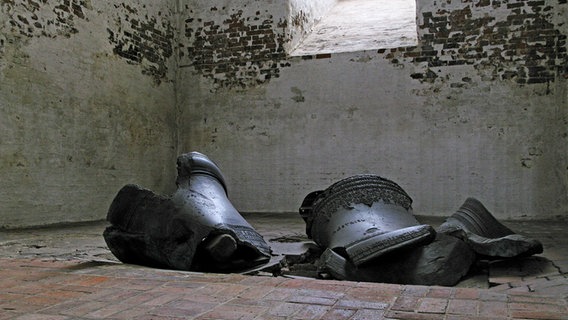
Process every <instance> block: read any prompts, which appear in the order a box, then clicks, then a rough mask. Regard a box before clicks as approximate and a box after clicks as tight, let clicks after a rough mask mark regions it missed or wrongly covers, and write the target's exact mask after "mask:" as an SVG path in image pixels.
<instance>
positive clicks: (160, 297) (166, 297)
mask: <svg viewBox="0 0 568 320" xmlns="http://www.w3.org/2000/svg"><path fill="white" fill-rule="evenodd" d="M180 297H181V295H179V294H168V293H158V292H155V297H154V298H153V299H150V300H148V301H146V302H144V303H142V304H143V305H147V306H161V305H164V304H166V303H168V302H170V301H174V300H177V299H180Z"/></svg>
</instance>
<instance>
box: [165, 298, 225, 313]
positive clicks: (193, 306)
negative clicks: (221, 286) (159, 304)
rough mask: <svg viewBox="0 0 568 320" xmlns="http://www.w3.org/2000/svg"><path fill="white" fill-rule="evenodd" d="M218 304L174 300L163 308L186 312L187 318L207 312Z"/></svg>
mask: <svg viewBox="0 0 568 320" xmlns="http://www.w3.org/2000/svg"><path fill="white" fill-rule="evenodd" d="M218 305H219V304H218V303H212V302H194V301H189V300H174V301H170V302H168V303H166V304H164V305H163V307H167V308H172V309H181V310H187V315H188V316H193V315H198V314H201V313H204V312H207V311H209V310H211V309H213V308H215V307H216V306H218Z"/></svg>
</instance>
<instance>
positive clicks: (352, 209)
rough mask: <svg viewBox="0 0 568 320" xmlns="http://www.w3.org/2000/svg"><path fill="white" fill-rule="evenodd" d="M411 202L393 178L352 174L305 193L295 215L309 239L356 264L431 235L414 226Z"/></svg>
mask: <svg viewBox="0 0 568 320" xmlns="http://www.w3.org/2000/svg"><path fill="white" fill-rule="evenodd" d="M411 204H412V199H411V198H410V197H409V196H408V194H406V192H405V191H404V190H403V189H402V188H401V187H400V186H399V185H397V184H396V183H394V182H392V181H390V180H388V179H385V178H382V177H379V176H376V175H356V176H352V177H348V178H345V179H343V180H340V181H338V182H336V183H334V184H333V185H331V186H330V187H328V188H327V189H326V190H323V191H314V192H311V193H310V194H308V195H307V196H306V197H305V198H304V201H303V203H302V206H301V208H300V215H301V216H302V218H303V219H304V221H305V222H306V234H307V235H308V237H309V238H311V239H313V240H314V242H315V243H316V244H318V245H319V246H320V247H322V248H328V249H330V250H332V251H333V252H334V253H336V254H338V255H340V256H341V257H343V258H345V259H346V261H348V262H349V263H352V264H353V265H354V266H357V267H358V266H362V265H365V264H367V263H370V262H371V261H373V260H375V259H377V258H378V257H381V256H383V255H385V254H387V253H390V252H393V251H397V250H402V249H408V248H412V247H417V246H420V245H424V244H428V243H430V242H432V241H433V240H434V238H435V235H436V232H435V231H434V229H433V228H432V227H431V226H429V225H420V223H419V222H418V221H417V220H416V218H415V217H414V215H413V214H412V206H411ZM324 261H325V260H324ZM330 267H331V268H333V266H330Z"/></svg>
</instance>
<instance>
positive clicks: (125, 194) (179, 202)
mask: <svg viewBox="0 0 568 320" xmlns="http://www.w3.org/2000/svg"><path fill="white" fill-rule="evenodd" d="M177 171H178V176H177V180H176V184H177V191H176V192H175V193H174V194H173V195H172V196H171V197H166V196H161V195H157V194H155V193H154V192H152V191H150V190H146V189H143V188H140V187H138V186H136V185H126V186H124V187H123V188H122V189H121V190H120V191H119V192H118V194H117V195H116V197H115V198H114V200H113V202H112V204H111V206H110V208H109V211H108V214H107V220H108V221H109V222H110V223H111V226H109V227H107V228H106V230H105V231H104V233H103V236H104V239H105V241H106V243H107V245H108V247H109V249H110V250H111V252H112V253H113V254H114V255H115V256H116V257H117V258H118V259H119V260H120V261H122V262H125V263H132V264H140V265H145V266H151V267H161V268H171V269H179V270H195V271H211V272H234V271H241V270H245V269H248V268H252V267H256V266H259V265H262V264H264V263H267V262H268V261H269V259H270V248H269V246H268V245H267V244H266V242H265V241H264V239H263V238H262V236H261V235H260V234H259V233H257V232H256V231H255V230H254V229H253V227H252V226H251V225H250V224H249V223H248V222H247V221H246V220H245V219H244V218H243V217H242V216H241V215H240V214H239V212H238V211H237V210H236V209H235V208H234V207H233V205H232V204H231V202H230V201H229V199H228V198H227V187H226V184H225V179H224V178H223V175H222V173H221V171H220V169H219V168H218V167H217V165H216V164H215V163H213V161H211V160H210V159H209V158H208V157H207V156H205V155H203V154H201V153H198V152H191V153H187V154H183V155H181V156H179V157H178V159H177Z"/></svg>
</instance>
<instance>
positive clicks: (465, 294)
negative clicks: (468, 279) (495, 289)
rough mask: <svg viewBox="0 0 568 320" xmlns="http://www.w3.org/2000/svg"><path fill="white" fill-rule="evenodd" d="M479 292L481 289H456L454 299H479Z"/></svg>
mask: <svg viewBox="0 0 568 320" xmlns="http://www.w3.org/2000/svg"><path fill="white" fill-rule="evenodd" d="M479 292H480V290H479V289H474V288H455V291H454V295H453V298H455V299H468V300H473V299H478V298H479Z"/></svg>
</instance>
